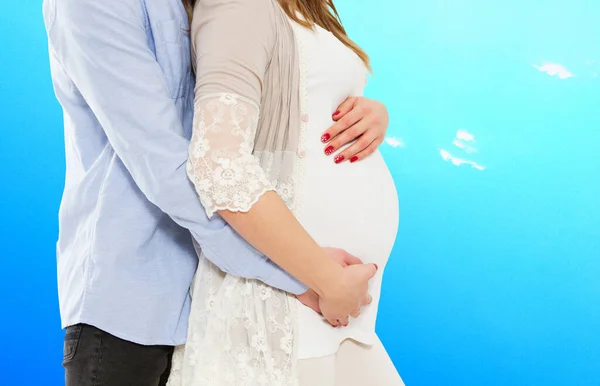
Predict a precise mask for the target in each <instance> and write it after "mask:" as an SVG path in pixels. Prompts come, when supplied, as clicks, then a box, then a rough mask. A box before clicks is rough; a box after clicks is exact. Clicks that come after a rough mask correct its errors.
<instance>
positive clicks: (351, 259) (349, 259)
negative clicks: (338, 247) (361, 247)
mask: <svg viewBox="0 0 600 386" xmlns="http://www.w3.org/2000/svg"><path fill="white" fill-rule="evenodd" d="M344 252H345V255H344V263H345V264H346V265H347V266H348V265H355V264H362V263H363V262H362V260H361V259H359V258H358V257H356V256H354V255H352V254H350V253H348V252H346V251H344Z"/></svg>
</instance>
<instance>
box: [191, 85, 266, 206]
mask: <svg viewBox="0 0 600 386" xmlns="http://www.w3.org/2000/svg"><path fill="white" fill-rule="evenodd" d="M258 116H259V108H258V106H257V105H256V104H255V103H254V102H253V101H251V100H249V99H247V98H244V97H242V96H240V95H236V94H228V93H218V94H208V95H203V96H201V97H199V98H198V99H197V100H196V102H195V114H194V125H193V128H194V129H193V130H194V131H193V134H192V139H191V141H190V150H189V162H188V163H187V173H188V176H189V178H190V179H191V180H192V182H193V183H194V186H195V187H196V191H197V192H198V195H199V196H200V201H201V202H202V205H203V206H204V209H205V210H206V213H207V215H208V217H212V215H213V214H214V213H215V212H216V211H219V210H230V211H232V212H247V211H249V210H250V208H252V206H253V205H254V204H255V203H256V202H257V201H258V200H259V198H260V197H261V196H262V195H263V194H264V193H265V192H267V191H269V190H274V187H273V184H272V183H271V182H270V181H269V179H268V178H267V176H266V174H265V172H264V170H263V168H262V167H261V165H260V162H259V160H258V159H257V158H256V157H254V156H253V155H252V148H253V146H254V135H255V133H256V129H257V126H258Z"/></svg>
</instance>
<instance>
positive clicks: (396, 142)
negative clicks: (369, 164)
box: [385, 137, 406, 148]
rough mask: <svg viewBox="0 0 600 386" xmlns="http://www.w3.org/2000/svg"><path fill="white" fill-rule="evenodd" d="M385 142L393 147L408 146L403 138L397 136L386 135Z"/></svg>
mask: <svg viewBox="0 0 600 386" xmlns="http://www.w3.org/2000/svg"><path fill="white" fill-rule="evenodd" d="M385 143H387V144H388V145H390V146H391V147H401V148H404V147H406V145H405V144H404V141H403V140H402V139H401V138H396V137H386V138H385Z"/></svg>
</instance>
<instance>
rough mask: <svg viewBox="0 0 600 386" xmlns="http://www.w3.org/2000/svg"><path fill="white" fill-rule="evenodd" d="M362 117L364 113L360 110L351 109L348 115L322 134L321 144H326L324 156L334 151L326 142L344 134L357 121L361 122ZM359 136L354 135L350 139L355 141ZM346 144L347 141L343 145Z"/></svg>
mask: <svg viewBox="0 0 600 386" xmlns="http://www.w3.org/2000/svg"><path fill="white" fill-rule="evenodd" d="M363 115H364V113H363V112H361V111H360V109H353V110H352V111H350V112H349V113H348V114H346V115H345V116H344V117H342V118H340V119H339V120H338V121H337V122H336V123H334V124H333V125H332V126H330V127H329V128H328V129H327V130H325V133H323V135H322V136H321V142H323V143H327V146H326V147H325V154H327V155H329V154H331V153H333V152H334V151H335V150H336V148H334V147H332V145H331V144H329V143H328V142H329V141H330V140H331V139H333V138H335V137H337V136H338V135H339V134H340V133H342V132H345V131H347V130H348V129H349V128H351V127H353V126H354V125H355V124H356V123H357V122H358V121H360V120H361V118H362V117H363ZM363 131H364V130H363ZM360 134H362V133H358V134H354V137H352V139H355V138H356V137H358V136H359V135H360ZM348 142H349V141H347V142H345V143H344V144H346V143H348ZM338 148H339V147H338Z"/></svg>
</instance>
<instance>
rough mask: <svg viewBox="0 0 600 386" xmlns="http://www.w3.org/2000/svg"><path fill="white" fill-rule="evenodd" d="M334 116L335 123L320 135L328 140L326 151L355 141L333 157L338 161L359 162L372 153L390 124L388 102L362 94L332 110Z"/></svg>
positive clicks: (333, 151) (329, 152)
mask: <svg viewBox="0 0 600 386" xmlns="http://www.w3.org/2000/svg"><path fill="white" fill-rule="evenodd" d="M333 120H334V121H336V123H335V124H333V125H332V126H331V127H330V128H328V129H327V130H326V131H325V133H323V136H322V137H321V142H323V143H325V144H326V146H325V154H326V155H331V154H333V153H335V152H336V151H337V150H339V149H340V148H342V147H343V146H345V145H347V144H349V143H351V142H353V141H355V142H354V143H353V144H352V145H350V146H348V147H347V148H346V149H344V151H342V152H340V153H339V154H337V155H336V156H335V157H334V158H333V159H334V162H335V163H341V162H344V161H346V160H350V162H356V161H359V160H362V159H364V158H365V157H367V156H368V155H369V154H371V153H373V152H374V151H375V150H377V148H378V147H379V145H381V143H382V142H383V139H384V137H385V133H386V132H387V128H388V125H389V116H388V111H387V108H386V107H385V105H384V104H383V103H381V102H379V101H376V100H372V99H367V98H363V97H350V98H348V99H346V101H345V102H344V103H342V104H341V105H340V107H338V110H337V111H336V112H335V113H334V114H333Z"/></svg>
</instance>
